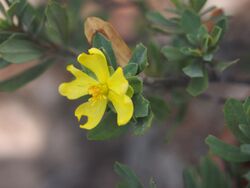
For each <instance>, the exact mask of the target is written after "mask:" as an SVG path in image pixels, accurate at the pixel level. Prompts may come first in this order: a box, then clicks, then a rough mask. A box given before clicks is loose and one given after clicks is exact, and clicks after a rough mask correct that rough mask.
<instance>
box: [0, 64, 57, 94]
mask: <svg viewBox="0 0 250 188" xmlns="http://www.w3.org/2000/svg"><path fill="white" fill-rule="evenodd" d="M52 63H53V62H52V61H51V60H47V61H45V62H43V63H41V64H39V65H36V66H34V67H32V68H30V69H28V70H25V71H24V72H22V73H20V74H18V75H16V76H14V77H12V78H10V79H8V80H4V81H1V82H0V91H14V90H16V89H18V88H20V87H22V86H24V85H25V84H27V83H29V82H30V81H32V80H34V79H35V78H37V77H38V76H40V75H41V74H42V73H44V72H45V71H46V70H47V69H48V68H49V67H50V66H51V64H52Z"/></svg>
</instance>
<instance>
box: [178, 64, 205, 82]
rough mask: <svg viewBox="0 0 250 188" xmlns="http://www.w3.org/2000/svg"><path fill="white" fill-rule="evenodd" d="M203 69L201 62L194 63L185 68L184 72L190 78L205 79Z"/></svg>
mask: <svg viewBox="0 0 250 188" xmlns="http://www.w3.org/2000/svg"><path fill="white" fill-rule="evenodd" d="M202 69H203V67H202V65H201V63H199V62H193V63H191V64H189V65H187V66H186V67H184V68H183V69H182V70H183V72H184V73H185V74H186V75H187V76H189V77H190V78H198V77H203V76H204V74H203V70H202Z"/></svg>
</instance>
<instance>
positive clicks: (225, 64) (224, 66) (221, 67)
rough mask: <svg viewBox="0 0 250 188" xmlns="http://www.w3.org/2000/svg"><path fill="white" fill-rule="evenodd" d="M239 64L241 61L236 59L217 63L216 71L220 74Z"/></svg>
mask: <svg viewBox="0 0 250 188" xmlns="http://www.w3.org/2000/svg"><path fill="white" fill-rule="evenodd" d="M238 62H239V59H236V60H234V61H229V62H225V61H221V62H217V63H216V65H215V69H216V70H217V71H219V72H223V71H224V70H226V69H227V68H229V67H231V66H232V65H234V64H236V63H238Z"/></svg>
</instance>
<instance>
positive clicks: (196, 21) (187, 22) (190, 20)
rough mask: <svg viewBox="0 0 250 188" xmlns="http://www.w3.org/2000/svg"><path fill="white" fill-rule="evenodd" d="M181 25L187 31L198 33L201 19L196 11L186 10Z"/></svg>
mask: <svg viewBox="0 0 250 188" xmlns="http://www.w3.org/2000/svg"><path fill="white" fill-rule="evenodd" d="M180 25H181V28H182V29H183V31H184V32H185V33H196V32H197V31H198V29H199V28H200V26H201V20H200V17H199V15H198V14H196V13H195V12H193V11H191V10H185V11H184V13H183V14H182V17H181V20H180Z"/></svg>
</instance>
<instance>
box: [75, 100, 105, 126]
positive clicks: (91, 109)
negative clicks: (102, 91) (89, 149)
mask: <svg viewBox="0 0 250 188" xmlns="http://www.w3.org/2000/svg"><path fill="white" fill-rule="evenodd" d="M106 106H107V99H105V98H101V99H99V100H89V101H88V102H86V103H83V104H81V105H80V106H79V107H78V108H77V109H76V111H75V116H76V117H77V118H78V121H80V120H81V117H82V116H87V118H88V120H87V122H86V123H85V124H84V125H80V127H81V128H83V129H88V130H90V129H93V128H95V127H96V126H97V125H98V123H99V122H100V121H101V119H102V117H103V114H104V112H105V110H106Z"/></svg>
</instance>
